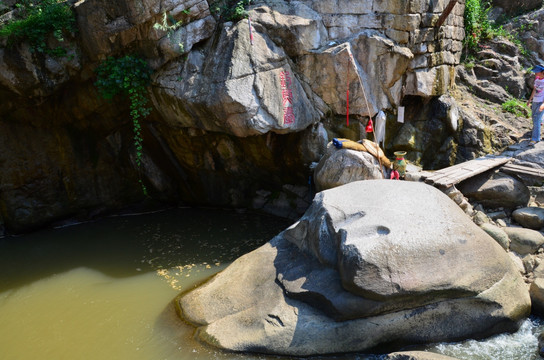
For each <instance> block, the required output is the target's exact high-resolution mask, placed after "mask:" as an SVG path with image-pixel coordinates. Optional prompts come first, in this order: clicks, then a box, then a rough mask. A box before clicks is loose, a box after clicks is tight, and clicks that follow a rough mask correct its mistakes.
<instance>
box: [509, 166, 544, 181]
mask: <svg viewBox="0 0 544 360" xmlns="http://www.w3.org/2000/svg"><path fill="white" fill-rule="evenodd" d="M501 171H504V172H506V173H513V174H521V175H529V176H535V177H539V178H544V169H538V168H532V167H529V166H523V165H515V164H504V165H503V166H502V167H501Z"/></svg>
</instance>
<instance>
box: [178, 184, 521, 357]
mask: <svg viewBox="0 0 544 360" xmlns="http://www.w3.org/2000/svg"><path fill="white" fill-rule="evenodd" d="M414 204H417V205H418V206H414ZM179 304H180V308H181V310H182V315H183V317H184V318H185V319H186V320H188V321H190V322H191V323H193V324H195V325H196V326H197V327H198V331H197V334H198V337H199V338H200V339H201V340H203V341H206V342H208V343H210V344H212V345H215V346H217V347H220V348H224V349H230V350H236V351H255V352H266V353H275V354H284V355H297V356H300V355H311V354H325V353H338V352H346V351H363V350H368V349H371V348H373V347H375V346H377V345H380V344H385V343H389V342H392V341H395V342H396V343H399V342H400V343H419V342H433V341H449V340H459V339H463V338H466V337H479V336H486V335H491V334H492V333H495V332H503V331H510V330H513V329H515V328H516V326H517V325H516V324H517V321H518V320H520V319H522V318H523V317H525V316H526V315H527V314H528V313H529V311H530V300H529V295H528V290H527V288H526V286H525V284H524V283H523V280H522V278H521V276H520V274H519V273H518V271H517V269H516V267H515V266H514V264H513V262H512V261H511V260H510V258H509V257H508V255H507V253H506V252H505V251H504V249H502V248H501V246H500V245H498V244H497V243H496V242H495V241H494V240H493V239H492V238H491V237H489V236H488V235H487V234H486V233H485V232H484V231H483V230H481V229H480V228H479V227H478V226H476V225H475V224H474V223H472V222H471V221H470V219H469V218H468V217H467V216H466V215H465V214H464V213H463V211H462V210H460V209H459V207H458V206H457V205H456V204H455V203H454V202H453V201H451V200H450V199H449V198H448V197H447V196H446V195H444V194H443V193H441V192H440V191H439V190H437V189H434V188H433V187H430V186H428V185H425V184H422V183H412V182H402V181H401V182H399V181H386V180H367V181H358V182H354V183H350V184H348V185H344V186H340V187H337V188H334V189H331V190H326V191H323V192H321V193H318V194H317V195H316V197H315V199H314V202H313V204H312V206H311V207H310V208H309V209H308V211H307V212H306V214H305V215H304V216H303V217H302V218H301V219H300V220H299V221H298V222H297V223H295V224H294V225H292V226H291V227H290V228H288V229H286V230H285V231H284V232H282V233H280V234H279V235H278V236H276V237H275V238H274V239H272V240H271V241H270V242H269V243H267V244H266V245H264V246H262V247H261V248H259V249H257V250H255V251H253V252H252V253H249V254H246V255H244V256H243V257H241V258H240V259H238V260H236V261H235V262H234V263H233V264H232V265H231V266H229V267H228V268H227V269H225V270H224V271H222V272H221V273H219V274H217V275H216V276H215V277H214V278H212V279H211V280H210V281H209V282H207V283H206V284H204V285H202V286H201V287H199V288H197V289H195V290H192V291H190V292H188V293H186V294H184V295H182V296H181V297H180V299H179ZM453 313H454V314H455V316H452V314H453Z"/></svg>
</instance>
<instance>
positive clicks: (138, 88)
mask: <svg viewBox="0 0 544 360" xmlns="http://www.w3.org/2000/svg"><path fill="white" fill-rule="evenodd" d="M95 71H96V74H97V76H98V79H97V80H96V82H95V85H96V86H97V87H98V90H99V91H100V94H101V95H102V97H104V98H105V99H112V98H113V97H114V96H115V95H117V94H122V95H125V96H128V98H129V100H130V116H131V118H132V128H133V131H134V147H135V149H136V165H137V166H138V168H140V166H141V161H142V150H143V147H142V142H143V138H142V127H141V124H140V120H141V119H143V118H145V117H146V116H147V115H149V113H150V112H151V108H149V107H147V106H146V105H147V102H148V99H147V86H148V85H149V83H150V81H151V69H150V68H149V66H148V65H147V63H146V62H145V61H144V60H142V59H140V58H137V57H135V56H132V55H127V56H125V57H122V58H113V57H110V58H108V59H107V60H105V61H103V62H102V63H101V64H100V65H99V66H98V67H97V68H96V70H95ZM139 182H140V185H141V186H142V191H143V193H144V195H147V189H146V187H145V186H144V184H143V183H142V180H141V179H140V180H139Z"/></svg>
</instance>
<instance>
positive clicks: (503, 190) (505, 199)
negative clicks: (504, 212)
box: [457, 171, 530, 209]
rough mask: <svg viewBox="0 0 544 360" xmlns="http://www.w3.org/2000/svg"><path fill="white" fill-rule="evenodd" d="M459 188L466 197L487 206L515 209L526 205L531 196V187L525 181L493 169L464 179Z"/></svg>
mask: <svg viewBox="0 0 544 360" xmlns="http://www.w3.org/2000/svg"><path fill="white" fill-rule="evenodd" d="M457 188H458V189H459V190H460V191H461V192H462V193H463V194H464V195H465V196H466V197H468V198H470V199H471V200H473V201H477V202H478V203H480V204H482V205H483V206H485V207H487V208H500V207H503V208H508V209H515V208H517V207H519V206H526V205H527V203H528V202H529V198H530V193H529V189H528V188H527V186H526V185H525V184H524V183H523V182H521V181H519V180H517V179H516V178H514V177H512V176H510V175H507V174H503V173H500V172H493V171H488V172H486V173H484V174H481V175H478V176H475V177H473V178H470V179H468V180H466V181H463V182H462V183H460V184H459V185H458V186H457Z"/></svg>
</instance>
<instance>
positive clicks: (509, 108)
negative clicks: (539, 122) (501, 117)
mask: <svg viewBox="0 0 544 360" xmlns="http://www.w3.org/2000/svg"><path fill="white" fill-rule="evenodd" d="M502 110H503V111H506V112H509V113H511V114H514V115H516V116H522V117H529V116H530V115H531V110H530V109H529V107H528V106H527V104H526V103H525V102H523V101H521V100H519V99H510V100H508V101H505V102H504V103H502Z"/></svg>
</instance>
